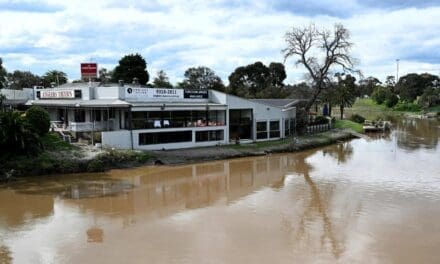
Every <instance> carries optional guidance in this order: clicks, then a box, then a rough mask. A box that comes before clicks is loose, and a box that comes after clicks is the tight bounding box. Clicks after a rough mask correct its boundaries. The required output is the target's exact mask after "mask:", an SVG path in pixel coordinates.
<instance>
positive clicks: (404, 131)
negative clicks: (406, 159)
mask: <svg viewBox="0 0 440 264" xmlns="http://www.w3.org/2000/svg"><path fill="white" fill-rule="evenodd" d="M396 128H397V131H396V133H395V135H396V140H397V146H399V147H400V148H402V149H405V150H416V149H420V148H425V149H434V148H435V147H436V146H437V144H438V139H439V136H440V123H439V121H438V120H432V119H404V118H402V119H400V120H399V121H397V122H396Z"/></svg>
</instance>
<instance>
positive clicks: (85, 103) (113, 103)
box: [26, 99, 130, 108]
mask: <svg viewBox="0 0 440 264" xmlns="http://www.w3.org/2000/svg"><path fill="white" fill-rule="evenodd" d="M26 105H39V106H54V107H57V106H59V107H90V108H100V107H129V106H130V104H129V103H127V102H124V101H121V100H119V99H116V100H115V99H96V100H29V101H28V102H27V103H26Z"/></svg>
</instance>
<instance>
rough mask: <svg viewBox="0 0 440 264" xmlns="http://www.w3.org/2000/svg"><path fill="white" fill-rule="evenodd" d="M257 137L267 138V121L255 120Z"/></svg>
mask: <svg viewBox="0 0 440 264" xmlns="http://www.w3.org/2000/svg"><path fill="white" fill-rule="evenodd" d="M257 139H267V122H266V121H262V122H257Z"/></svg>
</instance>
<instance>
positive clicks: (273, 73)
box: [269, 62, 287, 87]
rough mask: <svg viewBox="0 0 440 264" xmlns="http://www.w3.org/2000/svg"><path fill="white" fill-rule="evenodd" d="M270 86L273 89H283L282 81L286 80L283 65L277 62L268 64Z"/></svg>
mask: <svg viewBox="0 0 440 264" xmlns="http://www.w3.org/2000/svg"><path fill="white" fill-rule="evenodd" d="M269 74H270V85H271V86H273V87H283V86H284V83H283V82H284V80H285V79H286V78H287V74H286V69H285V68H284V64H282V63H279V62H271V63H270V64H269Z"/></svg>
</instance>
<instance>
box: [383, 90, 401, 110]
mask: <svg viewBox="0 0 440 264" xmlns="http://www.w3.org/2000/svg"><path fill="white" fill-rule="evenodd" d="M398 102H399V97H397V95H395V94H394V93H392V92H391V91H390V92H389V93H387V95H386V99H385V105H386V106H387V107H393V106H395V105H396V104H397V103H398Z"/></svg>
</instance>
